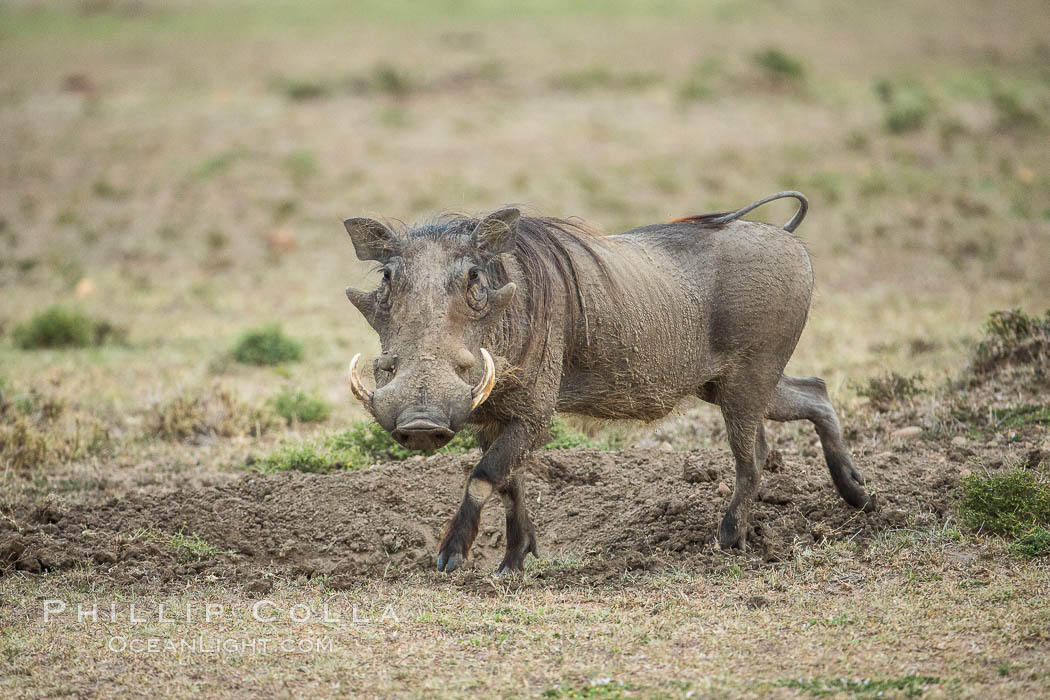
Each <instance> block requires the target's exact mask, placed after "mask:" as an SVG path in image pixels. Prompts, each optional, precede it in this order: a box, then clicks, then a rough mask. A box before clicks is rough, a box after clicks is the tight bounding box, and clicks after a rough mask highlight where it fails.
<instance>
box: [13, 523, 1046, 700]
mask: <svg viewBox="0 0 1050 700" xmlns="http://www.w3.org/2000/svg"><path fill="white" fill-rule="evenodd" d="M972 544H973V543H969V542H966V541H961V540H960V536H959V535H958V533H953V532H951V531H946V532H941V533H932V534H922V533H917V532H913V531H907V530H904V531H899V532H893V533H888V534H887V535H886V537H885V538H884V539H883V540H881V541H879V542H877V543H876V544H875V546H873V547H872V548H871V549H869V550H868V551H861V550H859V549H857V548H856V547H853V546H851V545H848V544H846V545H837V546H834V547H825V548H821V549H817V550H799V551H797V552H796V555H795V558H794V560H793V561H791V562H790V563H788V564H786V565H782V566H777V567H772V568H757V569H752V568H748V564H747V563H746V562H744V563H743V567H741V566H740V565H739V564H738V563H737V562H736V561H734V560H733V559H729V558H727V560H726V567H725V569H724V570H723V571H721V572H719V571H714V572H711V573H710V574H709V575H707V576H696V575H690V574H681V575H674V574H671V575H663V576H655V577H654V576H648V575H643V576H625V578H624V579H623V580H622V581H621V582H620V583H618V584H606V585H602V586H598V587H595V586H593V585H592V584H588V582H587V581H586V580H580V581H579V582H578V584H577V585H572V584H565V585H564V586H562V587H556V588H550V587H548V586H547V585H545V584H544V583H542V582H541V581H539V580H537V579H533V578H531V577H530V576H528V575H526V577H525V579H524V580H523V581H521V582H515V583H511V584H508V585H502V584H498V583H495V582H491V581H489V582H486V581H484V580H483V579H474V580H473V581H470V582H466V585H464V582H463V581H453V582H450V581H449V580H448V579H446V578H439V577H438V576H437V575H432V576H419V577H416V578H415V579H414V580H408V581H403V582H400V583H396V584H390V583H383V582H377V583H375V584H372V585H369V586H364V587H360V588H355V589H352V590H349V591H331V590H328V589H326V587H325V582H324V581H323V580H314V581H305V580H301V579H300V580H295V581H287V580H282V579H280V578H278V579H276V580H274V582H273V583H272V584H271V583H270V582H268V581H266V580H264V579H261V580H260V581H259V582H258V592H256V593H252V592H249V591H232V590H230V589H228V588H225V587H223V586H219V585H217V584H208V583H207V582H201V583H200V584H197V585H195V586H194V587H193V588H192V589H190V590H187V591H182V592H179V593H175V594H170V595H158V594H155V593H148V592H147V593H142V592H130V591H127V590H124V589H109V588H105V587H103V588H98V587H97V585H96V584H95V583H94V582H93V581H94V579H92V577H91V576H90V575H89V574H87V573H83V574H78V575H69V576H66V577H63V578H62V579H60V580H57V581H50V580H48V579H47V578H43V579H41V578H36V579H31V580H27V581H18V580H11V579H8V580H5V581H4V582H2V583H0V592H2V593H3V596H4V601H5V608H6V610H5V619H7V620H9V621H10V623H11V624H10V625H9V626H7V627H6V628H5V631H4V634H3V638H2V644H3V657H2V659H0V664H2V665H3V666H6V669H5V673H4V674H3V678H4V681H3V683H4V684H6V686H7V689H8V692H10V691H11V690H14V689H16V688H18V687H19V686H22V685H23V684H24V683H25V682H26V681H28V680H30V679H31V682H32V683H33V686H34V687H35V688H36V689H37V690H38V691H39V692H42V693H46V694H56V693H74V694H77V693H83V692H89V691H90V692H96V693H99V694H101V695H103V696H108V695H111V694H115V693H119V692H120V691H121V689H123V688H129V687H135V686H137V685H139V684H148V683H150V682H152V681H151V679H156V678H166V679H168V681H167V690H168V691H169V692H172V693H173V694H175V695H188V694H190V693H198V694H199V693H201V692H203V693H206V694H213V693H219V694H226V693H231V692H232V693H236V692H244V691H246V690H248V689H250V690H251V692H252V693H253V694H259V695H263V696H275V695H283V694H285V693H287V692H289V691H290V690H292V689H293V688H294V692H295V693H296V694H302V693H320V694H323V695H329V694H338V693H347V692H350V693H353V694H356V695H388V694H392V693H393V694H406V693H407V694H413V695H415V694H419V695H432V694H439V695H449V696H467V695H472V694H475V695H476V694H483V695H493V694H497V695H515V696H532V695H539V694H553V695H554V696H556V697H561V696H566V697H573V696H574V695H573V693H574V692H576V693H580V694H582V695H583V696H586V697H595V696H596V697H620V696H621V695H617V694H616V692H619V693H621V694H622V695H631V696H642V697H652V696H658V697H688V696H694V697H695V696H701V697H703V696H712V695H715V696H734V697H739V696H741V695H745V696H754V695H767V694H772V695H799V694H801V695H806V694H809V691H808V690H807V689H810V690H813V689H819V688H820V687H822V686H826V685H827V686H834V685H835V684H851V687H854V688H861V689H862V688H863V687H865V685H867V686H871V687H874V688H876V689H877V688H879V687H883V688H888V689H889V690H891V691H892V689H893V687H894V686H895V685H901V684H903V685H905V686H908V685H917V686H918V687H919V690H923V689H925V695H926V696H929V697H943V696H958V695H963V696H973V697H988V696H999V695H1006V694H1014V695H1016V694H1022V695H1028V696H1033V695H1039V694H1042V693H1045V692H1047V690H1050V676H1048V674H1047V673H1046V669H1045V667H1044V664H1043V652H1042V649H1043V648H1045V645H1046V643H1047V632H1046V629H1047V628H1046V625H1047V622H1048V618H1047V613H1046V610H1047V604H1048V603H1050V599H1048V596H1047V591H1048V590H1050V585H1048V584H1050V580H1048V577H1047V573H1046V570H1045V569H1040V568H1035V567H1026V568H1016V567H1013V566H1011V565H1010V563H1009V562H1008V561H1007V560H1005V558H1004V554H1003V553H1002V552H1001V551H999V550H996V549H989V548H987V547H985V548H982V547H978V548H977V549H976V550H975V549H974V548H973V546H972ZM545 565H546V566H557V563H556V562H547V563H546V564H545ZM271 585H272V586H273V587H272V588H271V587H270V586H271ZM49 599H58V600H61V601H63V602H65V603H66V605H67V610H66V611H65V612H64V613H63V614H60V615H57V616H55V617H52V618H51V619H50V620H49V621H48V622H45V621H44V619H43V604H44V603H43V601H45V600H49ZM259 600H266V601H270V603H264V604H263V607H261V608H260V609H259V610H260V617H263V618H269V617H271V616H272V617H274V618H275V619H274V620H273V621H272V622H271V621H259V620H257V619H255V618H254V617H253V612H252V610H253V605H255V604H256V602H257V601H259ZM99 601H101V602H103V605H102V606H101V607H100V609H99V619H100V622H98V623H95V622H92V621H90V620H81V621H78V620H77V617H76V610H77V605H78V604H82V605H84V606H85V607H90V605H91V604H93V603H95V602H99ZM109 601H114V602H115V604H116V620H115V621H114V622H112V623H110V622H107V620H108V619H109V615H110V610H109V607H108V605H109ZM207 603H215V604H219V605H222V606H223V607H224V609H223V612H222V613H221V614H220V615H216V616H215V617H214V618H213V619H212V620H211V621H210V622H209V621H207V620H205V607H204V606H205V605H206V604H207ZM131 604H135V605H136V608H137V610H138V613H137V614H138V615H139V616H141V617H144V618H145V619H146V621H145V622H143V623H140V624H134V623H131V622H129V620H128V615H129V606H130V605H131ZM161 604H163V605H165V606H166V612H165V613H164V614H165V616H166V617H168V618H171V619H172V621H170V622H161V621H159V615H160V612H159V606H160V605H161ZM297 606H299V607H297ZM325 606H327V609H328V614H329V617H330V618H337V620H336V621H327V622H326V621H325V620H324V616H325ZM355 606H356V609H357V612H356V618H355V613H354V607H355ZM387 606H391V607H390V608H389V609H388V607H387ZM187 608H189V609H190V613H189V615H190V620H189V621H186V615H187V613H186V610H187ZM307 610H309V614H310V616H311V617H310V619H309V620H308V621H305V622H298V621H296V620H298V619H302V618H303V617H305V616H306V615H307V612H306V611H307ZM391 612H392V613H393V615H396V619H394V617H392V616H391V614H390V613H391ZM384 615H386V618H385V619H383V618H384ZM292 617H294V618H295V619H291V618H292ZM355 619H356V621H355ZM365 619H367V620H368V622H363V620H365ZM201 636H203V638H204V640H205V645H206V648H214V645H215V644H216V643H217V642H216V640H224V639H233V640H252V639H254V640H262V639H268V640H270V641H269V642H267V643H268V644H269V645H270V646H269V650H268V651H265V652H264V651H263V650H262V648H261V646H260V645H261V644H262V643H263V642H261V641H256V647H255V650H254V651H252V650H251V649H250V648H249V649H248V650H246V651H245V650H235V651H227V652H222V653H201V652H195V651H190V650H188V649H185V648H184V649H182V650H181V651H179V652H163V651H161V652H156V653H146V652H141V653H135V652H133V651H131V650H130V649H122V647H121V645H122V644H125V643H127V642H125V641H124V640H127V639H132V638H134V639H138V640H148V639H150V638H154V639H157V640H161V641H159V642H157V643H158V644H164V642H165V641H167V640H172V641H174V642H175V643H176V644H178V643H179V642H180V640H186V641H187V642H194V643H199V639H200V637H201ZM74 640H75V643H74ZM113 640H116V641H113ZM282 641H284V642H285V643H288V644H299V643H300V642H302V643H303V644H304V646H305V647H306V651H304V652H301V653H290V652H287V651H279V650H276V649H279V647H278V645H279V644H281V643H282ZM237 643H241V642H239V641H238V642H237ZM161 648H163V647H161ZM275 648H276V649H275ZM113 649H117V651H114V650H113ZM915 678H925V679H927V680H926V681H925V682H921V683H915V681H914V680H911V681H909V680H908V679H915ZM905 689H907V688H905ZM614 691H615V692H614ZM587 693H590V695H587ZM690 693H691V695H689V694H690ZM852 694H854V693H847V695H852ZM856 694H858V695H861V696H862V697H863V696H864V694H863V693H861V692H858V693H856ZM887 694H888V695H889V696H894V695H896V693H893V692H888V693H887ZM916 694H918V693H916Z"/></svg>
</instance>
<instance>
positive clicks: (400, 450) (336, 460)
mask: <svg viewBox="0 0 1050 700" xmlns="http://www.w3.org/2000/svg"><path fill="white" fill-rule="evenodd" d="M610 446H611V443H610ZM477 447H479V445H478V440H477V436H476V435H475V433H474V432H473V431H472V430H470V429H466V430H461V431H460V432H459V433H457V434H456V436H455V437H454V438H452V441H451V442H449V443H448V444H447V445H445V446H444V447H442V448H441V449H439V450H436V451H435V452H434V453H438V454H445V453H456V454H460V453H464V452H469V451H470V450H473V449H475V448H477ZM573 447H596V448H601V447H604V446H603V445H602V444H601V443H598V442H596V441H594V440H591V439H590V438H588V437H586V436H584V435H581V434H580V433H578V432H576V431H574V430H573V429H572V428H570V427H569V426H568V425H566V424H565V422H564V421H562V420H560V419H555V420H554V421H552V423H551V433H550V439H549V440H548V442H547V443H546V444H545V445H544V446H543V447H542V449H545V450H558V449H568V448H573ZM434 453H431V454H434ZM425 454H428V453H427V452H423V451H417V450H407V449H405V448H404V447H402V446H401V445H399V444H398V443H397V442H396V441H395V440H394V438H392V437H391V436H390V433H388V432H387V431H385V430H383V428H382V427H381V426H380V425H379V424H378V423H376V422H374V421H361V422H359V423H357V424H355V425H354V426H353V427H351V428H349V429H348V430H344V431H341V432H338V433H331V434H329V435H325V436H323V437H320V438H315V439H312V440H307V441H304V442H299V443H294V444H289V445H284V446H282V447H280V448H278V449H276V450H274V451H273V452H271V453H270V454H268V455H266V456H265V457H263V458H262V459H260V460H258V461H256V462H254V463H253V465H252V466H254V467H255V468H257V469H259V470H261V471H265V472H276V471H289V470H293V471H302V472H314V473H327V472H330V471H336V470H340V469H363V468H365V467H368V466H370V465H372V464H376V463H379V462H400V461H403V460H406V459H409V458H411V457H415V456H417V455H425Z"/></svg>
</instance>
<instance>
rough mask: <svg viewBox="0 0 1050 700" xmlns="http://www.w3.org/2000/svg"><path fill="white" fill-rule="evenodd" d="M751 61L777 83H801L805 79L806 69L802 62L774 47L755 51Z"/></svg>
mask: <svg viewBox="0 0 1050 700" xmlns="http://www.w3.org/2000/svg"><path fill="white" fill-rule="evenodd" d="M751 60H752V61H754V62H755V65H757V66H758V67H759V68H761V69H762V70H763V71H765V73H766V75H767V76H769V77H770V78H772V79H773V80H775V81H778V82H801V81H802V80H804V79H805V77H806V67H805V65H803V63H802V61H801V60H799V59H798V58H795V57H794V56H792V55H790V54H788V53H785V52H784V51H782V50H781V49H778V48H776V47H772V46H771V47H768V48H765V49H762V50H761V51H756V52H755V53H754V54H753V55H752V56H751Z"/></svg>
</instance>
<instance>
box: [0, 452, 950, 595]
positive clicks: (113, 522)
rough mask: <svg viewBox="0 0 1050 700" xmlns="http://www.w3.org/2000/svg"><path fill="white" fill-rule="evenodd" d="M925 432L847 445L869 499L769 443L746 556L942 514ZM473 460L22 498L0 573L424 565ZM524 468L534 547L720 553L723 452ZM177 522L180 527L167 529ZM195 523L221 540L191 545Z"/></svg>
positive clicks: (0, 551) (604, 563) (389, 570)
mask: <svg viewBox="0 0 1050 700" xmlns="http://www.w3.org/2000/svg"><path fill="white" fill-rule="evenodd" d="M922 444H923V443H908V444H905V445H901V446H899V451H898V452H897V453H892V454H891V453H887V452H882V453H879V454H878V455H874V456H873V455H864V454H859V455H856V462H857V466H858V468H859V469H860V470H861V471H862V473H863V474H865V476H866V478H867V479H868V483H869V486H870V488H871V489H872V490H874V491H875V492H876V493H877V494H878V499H879V503H880V507H879V509H878V510H877V511H876V512H874V513H858V512H857V511H854V510H853V509H851V508H850V507H848V506H847V505H846V504H845V503H844V502H842V500H841V499H839V497H838V495H837V494H836V493H835V491H834V489H833V488H832V485H831V482H830V478H829V476H828V474H827V470H826V469H825V467H824V464H823V461H822V459H821V458H820V456H819V453H818V452H816V450H811V449H805V450H804V453H805V454H804V455H798V454H793V453H792V454H787V455H781V454H780V453H776V452H774V453H773V454H774V458H773V459H772V460H771V461H770V462H769V463H768V468H767V470H766V473H765V475H764V477H763V481H762V486H761V490H760V496H759V501H758V502H757V503H756V505H755V509H754V515H753V517H752V523H751V526H752V531H751V533H750V536H749V547H750V553H751V556H752V557H756V558H761V559H764V560H766V561H777V560H780V559H783V558H784V557H786V556H788V555H789V554H790V552H791V551H792V548H793V547H794V546H795V545H796V544H799V543H802V544H805V543H811V542H814V541H819V540H822V539H825V538H828V539H854V540H855V541H864V540H865V539H868V538H870V537H871V536H872V535H873V534H874V533H875V532H877V531H879V530H884V529H886V528H888V527H892V526H898V525H903V524H905V523H906V522H908V521H911V520H913V519H916V518H917V519H919V520H920V521H923V520H925V521H928V522H935V521H938V520H941V519H943V518H944V517H945V515H946V513H947V510H948V507H949V503H950V499H951V494H952V492H953V491H954V489H955V487H956V486H957V484H958V478H959V477H958V475H959V468H960V465H959V464H952V463H950V462H948V461H947V460H945V458H944V457H940V456H939V455H938V456H937V458H936V459H931V458H930V457H931V454H930V453H925V454H924V450H927V449H929V448H925V447H923V446H922ZM931 447H932V446H931ZM792 452H793V451H792ZM476 459H477V455H476V454H469V455H436V456H433V457H431V458H428V459H425V460H423V459H417V460H409V461H405V462H396V463H390V464H383V465H379V466H376V467H373V468H371V469H367V470H362V471H355V472H340V473H334V474H330V475H317V474H303V473H295V472H289V473H282V474H265V475H264V474H257V473H252V474H249V475H246V476H244V477H243V478H241V479H239V480H237V481H234V482H231V483H228V484H225V485H220V486H199V487H186V488H182V489H179V490H175V491H170V492H166V493H163V494H161V493H156V492H150V491H145V490H143V491H138V492H133V493H131V494H128V495H127V496H126V497H123V498H120V499H117V498H113V497H107V496H106V495H105V494H104V493H103V494H98V495H97V496H84V497H83V499H84V500H81V501H79V502H72V501H69V502H63V501H57V500H54V499H48V500H47V501H45V502H44V503H43V504H41V503H40V502H39V501H38V502H36V503H35V504H34V503H25V504H23V505H21V506H18V507H16V509H15V512H14V513H13V520H12V521H8V520H0V567H5V568H4V570H5V571H6V572H7V573H10V572H12V571H15V570H23V571H28V572H40V571H58V570H64V569H70V568H73V567H81V566H87V565H89V566H91V567H93V570H94V571H95V572H99V573H104V574H107V575H109V576H110V577H112V578H113V579H115V580H116V581H118V582H126V583H131V582H155V581H171V580H175V579H180V578H184V577H195V576H201V575H214V576H216V577H219V578H222V579H224V580H227V581H230V582H238V581H239V582H242V583H245V584H247V585H255V584H257V583H258V582H259V581H260V580H261V578H260V577H261V575H262V574H264V573H267V572H273V573H279V574H283V575H307V576H315V575H322V574H323V575H326V576H329V577H331V579H330V580H331V582H332V585H335V586H338V585H339V583H340V582H350V581H353V580H358V579H360V578H362V577H368V578H371V577H380V576H386V577H397V576H400V575H403V574H404V573H407V572H410V571H412V570H420V571H421V570H432V569H433V567H434V564H435V557H436V554H437V539H438V537H439V536H440V532H441V528H442V527H443V525H444V523H445V521H446V520H447V519H448V518H449V516H451V514H452V513H453V512H454V510H455V508H456V506H457V505H458V503H459V500H460V495H461V489H462V483H463V476H464V473H465V472H466V471H467V470H469V469H470V468H471V467H472V466H473V464H474V462H475V461H476ZM530 472H531V474H530V476H529V478H528V479H527V483H526V496H527V500H528V508H529V512H530V513H531V515H532V518H533V521H534V523H535V526H536V531H537V534H538V536H539V539H540V549H541V552H543V553H544V554H553V555H558V556H559V557H561V556H563V555H576V556H577V557H578V558H575V557H574V558H573V559H572V561H578V562H579V564H578V566H576V568H575V569H572V567H568V569H569V570H575V571H576V573H580V572H581V571H582V572H584V573H587V574H593V575H595V576H599V577H600V576H601V575H610V576H611V575H613V574H615V575H619V574H621V573H622V572H623V571H624V570H626V569H662V568H665V567H675V568H679V569H681V568H686V569H693V570H702V569H706V568H709V567H712V566H715V565H717V560H718V559H723V558H724V555H721V554H720V553H718V552H717V551H716V549H715V546H714V536H715V532H716V529H717V525H718V522H719V519H720V518H721V516H722V513H723V512H724V509H725V507H726V505H727V504H728V501H729V497H728V491H729V489H728V488H727V487H730V486H731V485H732V483H733V471H732V465H731V460H730V458H729V454H728V450H723V449H709V450H701V451H693V452H681V453H675V452H664V451H660V450H626V451H623V452H616V453H612V452H602V451H598V450H592V449H573V450H562V451H552V452H543V453H540V454H539V455H538V456H537V458H536V460H535V463H534V464H533V465H532V467H531V468H530ZM503 529H504V524H503V509H502V506H501V504H500V503H499V502H498V500H494V501H493V502H491V503H490V504H489V506H488V507H487V508H486V510H485V513H484V517H483V522H482V526H481V530H480V533H479V536H478V539H477V542H476V543H475V546H474V549H473V551H472V559H473V561H474V562H475V565H476V566H477V567H479V570H481V571H485V572H488V571H491V570H494V568H495V566H496V565H497V563H498V562H499V559H500V557H501V556H502V552H503V547H504V537H505V535H504V531H503ZM175 533H182V534H183V535H184V537H183V538H182V539H181V540H175V541H173V540H172V536H173V535H174V534H175ZM196 537H199V538H200V540H199V541H200V542H203V543H206V544H207V545H211V546H214V547H215V548H217V549H218V550H219V551H218V553H215V552H214V550H211V549H209V548H207V547H203V546H202V547H195V546H193V543H198V540H196V539H195V538H196ZM187 541H189V542H190V545H187ZM558 570H560V571H563V572H564V571H566V567H559V569H558ZM547 571H550V570H549V569H548V570H547ZM539 575H543V572H541V573H540V574H539Z"/></svg>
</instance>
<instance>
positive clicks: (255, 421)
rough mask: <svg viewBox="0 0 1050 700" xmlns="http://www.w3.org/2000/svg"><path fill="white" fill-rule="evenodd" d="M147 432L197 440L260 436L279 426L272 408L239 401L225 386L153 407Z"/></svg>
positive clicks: (167, 438)
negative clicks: (253, 405) (249, 404)
mask: <svg viewBox="0 0 1050 700" xmlns="http://www.w3.org/2000/svg"><path fill="white" fill-rule="evenodd" d="M145 424H146V428H145V429H146V434H147V435H148V436H152V437H158V438H161V439H162V440H173V441H177V442H198V441H201V440H206V439H209V438H215V437H238V436H242V435H252V436H255V437H257V436H259V435H261V434H263V433H265V432H267V431H269V430H272V429H273V428H275V427H276V426H277V418H276V416H275V415H274V414H273V413H272V412H271V411H270V410H269V408H255V407H252V406H248V405H247V404H244V403H242V402H241V401H238V400H237V399H236V398H235V397H234V396H233V394H231V393H230V392H229V391H227V390H226V389H223V388H216V389H214V390H212V391H210V392H202V393H199V394H195V395H189V396H185V395H183V396H176V397H175V398H173V399H171V400H169V401H166V402H163V403H159V404H157V405H155V406H153V407H152V409H151V410H150V411H149V413H148V415H147V416H146V421H145Z"/></svg>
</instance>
